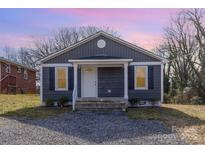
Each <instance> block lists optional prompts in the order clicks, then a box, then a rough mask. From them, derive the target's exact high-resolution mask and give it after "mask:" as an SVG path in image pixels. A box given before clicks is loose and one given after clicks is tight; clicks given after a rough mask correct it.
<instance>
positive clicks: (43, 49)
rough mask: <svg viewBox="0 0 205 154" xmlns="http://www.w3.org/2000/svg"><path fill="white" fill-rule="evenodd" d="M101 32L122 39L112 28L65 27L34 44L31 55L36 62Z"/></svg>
mask: <svg viewBox="0 0 205 154" xmlns="http://www.w3.org/2000/svg"><path fill="white" fill-rule="evenodd" d="M100 30H103V31H106V32H107V33H110V34H112V35H115V36H116V37H120V35H119V34H118V32H117V31H115V30H114V29H112V28H110V27H95V26H85V27H78V28H77V27H63V28H59V29H58V30H56V31H55V32H53V33H52V34H51V36H50V37H49V38H48V39H44V40H38V41H36V42H34V45H33V46H34V47H33V48H32V49H31V53H32V55H33V57H35V59H36V60H39V59H41V58H44V57H46V56H47V55H49V54H51V53H54V52H57V51H59V50H61V49H64V48H66V47H69V46H70V45H72V44H74V43H76V42H78V41H80V40H82V39H84V38H86V37H88V36H90V35H93V34H94V33H96V32H98V31H100Z"/></svg>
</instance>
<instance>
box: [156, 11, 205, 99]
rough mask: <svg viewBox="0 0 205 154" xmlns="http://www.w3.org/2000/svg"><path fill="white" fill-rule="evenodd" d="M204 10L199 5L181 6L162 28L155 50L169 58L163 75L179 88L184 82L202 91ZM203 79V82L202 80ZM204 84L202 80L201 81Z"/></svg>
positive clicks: (180, 88)
mask: <svg viewBox="0 0 205 154" xmlns="http://www.w3.org/2000/svg"><path fill="white" fill-rule="evenodd" d="M203 19H204V14H203V11H202V10H200V9H189V10H182V11H181V12H179V13H178V14H177V16H176V17H174V18H172V19H171V22H170V26H168V27H166V28H165V29H164V42H163V43H162V44H161V45H160V46H159V47H158V48H157V52H158V53H160V54H161V55H162V56H165V57H166V58H168V59H169V62H168V64H167V66H166V75H167V76H168V77H170V80H171V81H174V82H175V83H176V88H177V89H178V90H180V91H183V89H184V88H185V87H187V86H189V87H191V88H194V89H196V90H197V91H198V94H199V95H200V96H202V95H204V94H205V86H203V84H202V83H203V82H202V80H205V79H204V76H205V73H204V75H202V74H203V73H202V72H204V71H203V69H204V68H205V65H204V59H205V50H204V49H205V48H204V47H205V35H204V34H205V33H204V32H205V28H204V21H203ZM203 66H204V68H203ZM204 83H205V82H204ZM204 85H205V84H204Z"/></svg>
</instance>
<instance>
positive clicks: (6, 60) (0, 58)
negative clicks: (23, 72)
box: [0, 57, 37, 72]
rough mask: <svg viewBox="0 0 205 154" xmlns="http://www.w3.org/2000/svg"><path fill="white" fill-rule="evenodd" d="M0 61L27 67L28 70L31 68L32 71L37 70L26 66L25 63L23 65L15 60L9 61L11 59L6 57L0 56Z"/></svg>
mask: <svg viewBox="0 0 205 154" xmlns="http://www.w3.org/2000/svg"><path fill="white" fill-rule="evenodd" d="M0 62H4V63H9V64H13V65H16V66H20V67H23V68H26V69H28V70H32V71H35V72H36V71H37V70H36V69H34V68H31V67H28V66H26V65H23V64H21V63H18V62H15V61H11V60H9V59H6V58H4V57H0Z"/></svg>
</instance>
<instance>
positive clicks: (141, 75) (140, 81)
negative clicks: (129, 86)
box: [135, 66, 148, 89]
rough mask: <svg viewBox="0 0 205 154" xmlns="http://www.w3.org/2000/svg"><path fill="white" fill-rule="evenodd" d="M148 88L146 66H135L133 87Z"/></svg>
mask: <svg viewBox="0 0 205 154" xmlns="http://www.w3.org/2000/svg"><path fill="white" fill-rule="evenodd" d="M147 88H148V70H147V66H135V89H147Z"/></svg>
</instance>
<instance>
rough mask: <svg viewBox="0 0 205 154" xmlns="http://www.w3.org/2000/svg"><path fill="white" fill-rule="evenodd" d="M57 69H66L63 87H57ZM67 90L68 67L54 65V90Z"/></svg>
mask: <svg viewBox="0 0 205 154" xmlns="http://www.w3.org/2000/svg"><path fill="white" fill-rule="evenodd" d="M57 69H65V71H66V87H65V88H58V80H57V77H58V75H57ZM67 90H68V67H55V91H67Z"/></svg>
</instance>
